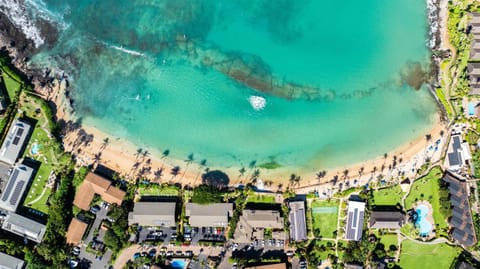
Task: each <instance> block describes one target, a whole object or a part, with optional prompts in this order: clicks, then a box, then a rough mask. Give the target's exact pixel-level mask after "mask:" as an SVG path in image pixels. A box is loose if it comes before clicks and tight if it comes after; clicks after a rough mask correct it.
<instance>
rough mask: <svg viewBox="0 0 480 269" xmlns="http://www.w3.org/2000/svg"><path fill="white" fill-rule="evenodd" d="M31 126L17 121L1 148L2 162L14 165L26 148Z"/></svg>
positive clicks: (0, 159) (0, 158)
mask: <svg viewBox="0 0 480 269" xmlns="http://www.w3.org/2000/svg"><path fill="white" fill-rule="evenodd" d="M30 129H31V126H30V124H28V123H26V122H24V121H22V120H20V119H17V120H15V121H14V122H13V123H12V126H11V127H10V130H8V133H7V137H6V138H5V141H3V144H2V147H1V148H0V161H1V162H4V163H6V164H9V165H13V164H14V163H15V162H16V161H17V159H18V157H20V156H21V155H22V153H23V150H24V148H25V142H26V141H27V137H28V136H29V134H30Z"/></svg>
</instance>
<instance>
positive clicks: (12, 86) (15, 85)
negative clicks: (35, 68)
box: [1, 72, 21, 100]
mask: <svg viewBox="0 0 480 269" xmlns="http://www.w3.org/2000/svg"><path fill="white" fill-rule="evenodd" d="M1 74H2V78H3V81H4V82H5V88H7V92H8V97H10V100H12V99H13V97H14V96H15V95H17V92H18V90H20V86H21V84H20V83H19V82H17V81H16V80H14V79H13V78H12V77H10V76H9V75H8V74H7V73H6V72H1Z"/></svg>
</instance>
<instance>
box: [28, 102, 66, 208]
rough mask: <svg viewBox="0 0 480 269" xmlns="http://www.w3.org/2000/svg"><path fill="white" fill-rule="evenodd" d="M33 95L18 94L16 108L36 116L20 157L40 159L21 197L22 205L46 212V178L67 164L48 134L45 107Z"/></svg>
mask: <svg viewBox="0 0 480 269" xmlns="http://www.w3.org/2000/svg"><path fill="white" fill-rule="evenodd" d="M42 103H43V101H40V100H39V99H37V98H34V97H31V96H29V95H27V94H22V98H21V99H20V108H21V110H22V111H23V112H24V113H25V116H27V117H28V118H31V119H34V120H36V121H37V122H36V124H35V128H34V129H33V132H32V136H31V137H30V140H29V142H28V145H27V147H26V148H25V153H24V157H26V158H31V159H34V160H36V161H38V162H40V166H39V167H38V170H37V171H36V175H35V179H34V180H33V182H32V185H31V187H30V189H29V190H28V193H27V195H26V198H25V202H24V205H25V206H27V207H30V208H33V209H36V210H38V211H41V212H43V213H48V206H47V200H48V198H49V196H50V194H51V185H53V182H50V186H49V182H48V179H49V177H50V174H51V173H52V171H58V170H60V169H62V168H63V167H64V166H65V165H68V164H69V159H68V156H66V155H65V154H64V152H63V151H62V149H61V148H60V144H59V143H58V142H57V141H56V140H55V139H53V138H52V135H51V130H52V129H53V126H54V123H53V122H52V121H51V117H50V113H51V112H50V111H47V110H48V109H49V108H48V107H45V106H46V104H44V103H43V104H42Z"/></svg>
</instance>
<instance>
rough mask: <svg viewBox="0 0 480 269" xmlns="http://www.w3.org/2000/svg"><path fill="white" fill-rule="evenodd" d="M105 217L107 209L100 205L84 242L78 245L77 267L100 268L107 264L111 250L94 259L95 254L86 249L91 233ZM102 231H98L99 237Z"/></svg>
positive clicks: (91, 237)
mask: <svg viewBox="0 0 480 269" xmlns="http://www.w3.org/2000/svg"><path fill="white" fill-rule="evenodd" d="M106 217H107V210H106V209H105V208H103V207H100V210H99V211H98V212H97V214H96V216H95V221H94V222H93V224H92V227H91V228H90V231H89V233H88V235H87V237H86V239H85V241H84V242H85V244H82V245H81V246H80V255H78V258H79V259H80V263H79V268H92V269H97V268H99V269H101V268H107V267H108V264H109V262H110V258H111V256H112V252H111V251H110V250H109V249H107V251H106V252H105V254H104V255H103V257H102V259H101V260H98V259H96V257H95V255H93V254H91V253H88V252H87V251H86V248H87V245H88V243H90V242H91V241H92V239H93V234H94V233H95V229H96V228H98V227H99V226H100V223H101V222H102V220H103V219H105V218H106ZM103 234H104V232H103V231H99V235H101V236H99V238H101V237H103Z"/></svg>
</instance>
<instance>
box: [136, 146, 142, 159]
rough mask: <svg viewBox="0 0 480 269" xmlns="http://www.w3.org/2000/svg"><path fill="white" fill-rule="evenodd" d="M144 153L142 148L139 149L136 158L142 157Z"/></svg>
mask: <svg viewBox="0 0 480 269" xmlns="http://www.w3.org/2000/svg"><path fill="white" fill-rule="evenodd" d="M142 152H143V149H142V148H138V149H137V153H136V154H135V157H136V158H138V157H140V155H141V154H142Z"/></svg>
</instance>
